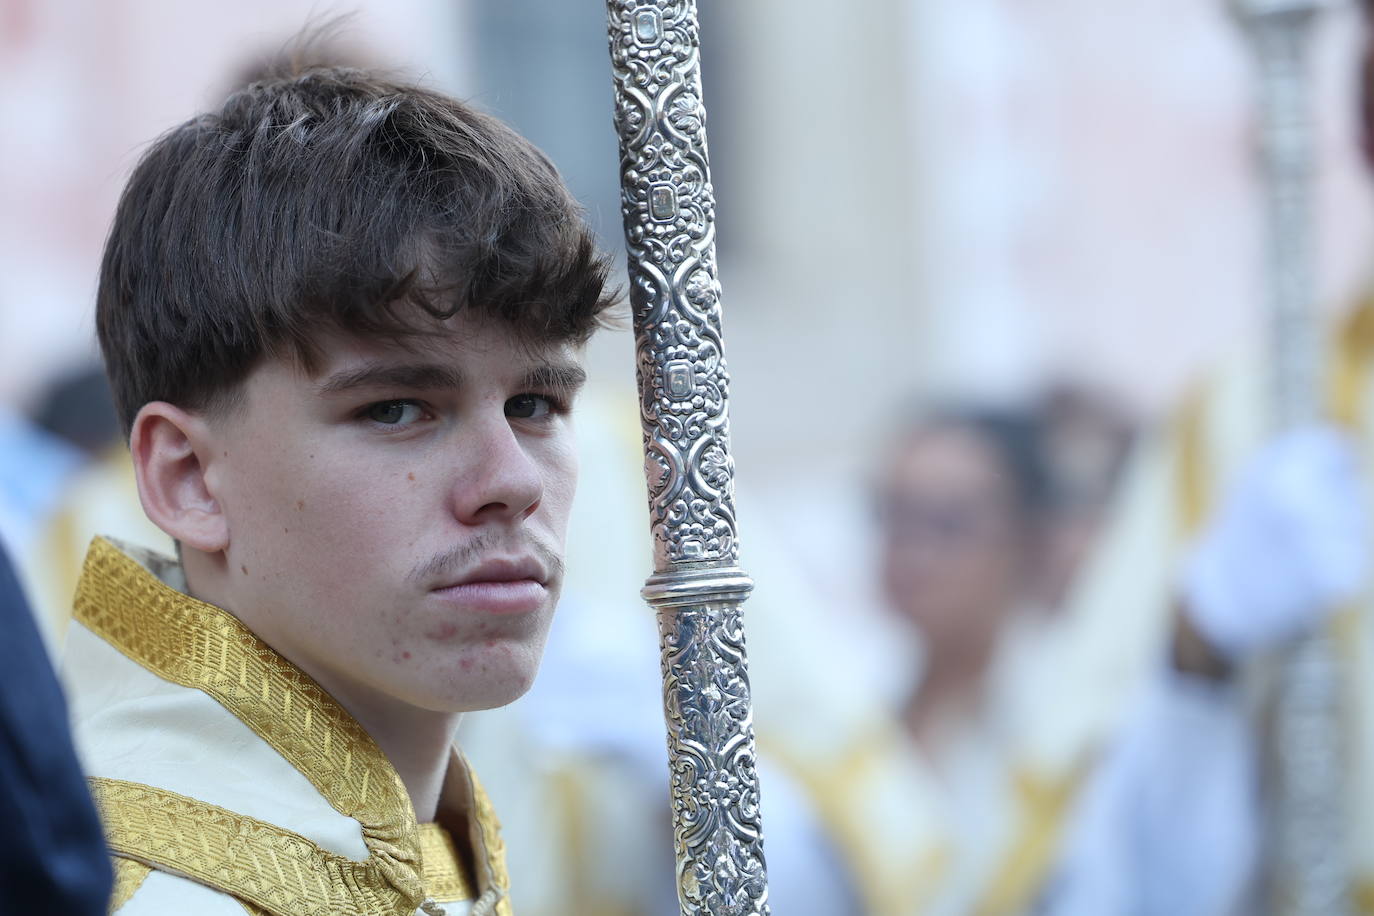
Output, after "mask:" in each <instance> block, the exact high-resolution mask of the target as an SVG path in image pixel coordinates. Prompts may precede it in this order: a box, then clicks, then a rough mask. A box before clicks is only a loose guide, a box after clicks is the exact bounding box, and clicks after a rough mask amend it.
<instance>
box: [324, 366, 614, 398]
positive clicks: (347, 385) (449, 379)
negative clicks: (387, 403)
mask: <svg viewBox="0 0 1374 916" xmlns="http://www.w3.org/2000/svg"><path fill="white" fill-rule="evenodd" d="M586 381H587V373H586V372H584V371H583V370H582V369H581V368H580V367H579V366H575V365H572V364H570V363H544V364H542V365H539V366H535V367H534V368H533V369H531V370H530V371H529V372H527V373H526V374H525V376H524V377H523V378H522V379H521V380H520V386H519V387H521V388H535V389H539V388H543V389H552V390H555V391H565V392H569V393H573V392H576V391H577V390H578V389H580V388H581V387H582V386H583V384H585V383H586ZM462 386H463V373H462V372H460V371H458V369H456V368H454V367H453V366H445V365H442V364H440V363H399V364H398V363H367V364H364V365H362V366H359V367H357V368H354V369H345V370H343V371H340V372H336V373H334V374H333V375H331V376H329V377H328V378H326V379H325V380H324V381H323V382H321V383H320V384H319V386H318V391H319V393H320V394H322V395H331V394H339V393H342V392H348V391H355V390H357V389H360V388H406V389H419V390H423V391H436V390H441V389H456V388H461V387H462Z"/></svg>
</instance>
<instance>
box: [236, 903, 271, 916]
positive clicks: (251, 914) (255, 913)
mask: <svg viewBox="0 0 1374 916" xmlns="http://www.w3.org/2000/svg"><path fill="white" fill-rule="evenodd" d="M239 906H241V907H243V909H244V912H246V913H248V916H272V914H271V913H269V912H267V911H266V910H260V909H258V908H257V907H255V906H253V904H251V903H248V902H247V901H244V900H240V901H239Z"/></svg>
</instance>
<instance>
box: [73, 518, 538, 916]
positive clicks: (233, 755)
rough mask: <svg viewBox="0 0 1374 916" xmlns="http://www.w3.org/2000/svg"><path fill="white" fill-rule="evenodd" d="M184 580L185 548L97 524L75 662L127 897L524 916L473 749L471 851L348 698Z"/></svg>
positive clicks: (460, 800) (132, 909) (446, 809)
mask: <svg viewBox="0 0 1374 916" xmlns="http://www.w3.org/2000/svg"><path fill="white" fill-rule="evenodd" d="M184 587H185V586H184V581H182V576H181V570H180V567H179V566H178V565H177V564H176V563H175V562H174V561H172V560H170V559H167V558H163V557H158V556H154V555H140V556H138V557H137V558H135V554H134V552H132V551H129V552H126V551H124V550H121V549H120V548H119V547H116V546H115V545H114V544H113V543H111V542H110V541H107V540H104V539H100V538H97V539H96V541H95V542H94V543H93V544H92V546H91V549H90V552H89V554H88V555H87V558H86V564H85V569H84V571H83V573H82V578H81V582H80V586H79V588H78V591H77V596H76V613H75V619H74V623H73V626H72V627H71V630H70V632H69V635H68V642H67V652H66V658H65V669H66V675H67V681H68V685H69V687H68V689H69V691H70V695H71V705H72V713H73V722H74V729H75V733H76V739H77V746H78V748H79V750H80V751H81V755H82V758H83V761H84V763H85V766H86V770H87V773H88V775H89V777H90V785H91V789H92V793H93V794H94V796H95V799H96V802H97V805H98V807H99V808H100V811H101V816H102V818H103V820H104V822H105V829H106V833H107V835H108V838H109V844H110V850H111V853H112V854H113V856H114V857H115V873H116V888H115V896H114V900H113V901H112V904H111V912H112V913H119V914H121V916H166V914H183V913H195V914H197V916H219V914H224V916H232V914H239V916H242V914H243V913H244V912H245V911H246V912H248V913H255V914H272V916H350V914H351V916H383V914H395V916H411V914H413V913H416V912H417V911H421V912H425V913H434V914H437V913H440V912H443V913H445V914H447V916H484V914H493V916H510V914H511V909H510V903H509V898H508V896H507V885H508V878H507V874H506V866H505V852H504V848H503V846H502V842H501V839H500V835H499V829H498V825H497V822H496V819H495V816H494V814H493V812H492V810H491V806H490V803H489V802H488V801H487V798H486V795H485V794H484V793H483V791H482V789H481V787H480V785H479V784H478V783H477V781H476V779H475V778H474V777H473V776H472V774H471V773H470V772H469V770H468V768H467V765H466V764H465V762H464V761H463V759H462V757H461V756H460V755H459V754H458V753H457V752H456V751H455V752H454V754H453V758H452V761H451V764H450V766H449V771H448V775H447V777H446V781H445V784H444V789H443V794H442V796H441V799H440V821H441V822H442V823H444V824H449V825H455V826H459V825H461V826H460V832H461V833H465V835H463V836H460V838H459V843H460V844H461V846H462V848H464V849H466V850H470V851H471V855H470V856H465V855H462V854H460V853H459V851H458V847H456V846H455V843H454V838H453V836H452V835H451V834H450V833H449V832H448V831H447V830H445V828H444V827H442V826H440V825H439V824H417V823H416V819H415V813H414V810H413V808H412V807H411V803H410V798H409V796H408V795H407V793H406V789H405V786H404V785H403V783H402V782H401V779H400V777H399V776H398V775H397V773H396V771H395V769H394V768H393V767H392V765H391V763H390V762H389V761H388V760H387V758H386V757H385V755H384V754H383V753H382V751H381V749H380V748H379V747H378V746H377V744H376V743H375V742H374V741H373V739H372V738H371V737H370V736H369V735H368V734H367V733H366V732H365V731H364V730H363V728H362V726H361V725H359V724H358V722H357V721H356V720H355V719H354V718H353V717H352V716H351V715H349V713H348V712H346V711H345V710H344V708H343V707H342V706H340V705H339V704H338V703H337V702H336V701H335V700H334V699H333V698H332V697H331V696H329V694H327V693H326V692H325V691H324V690H323V689H321V688H320V686H319V685H318V684H316V683H315V682H314V681H313V680H312V679H311V678H310V677H309V676H308V675H306V674H305V673H304V672H302V671H301V670H300V669H299V668H297V667H296V666H295V665H293V664H292V663H291V662H289V661H287V660H286V659H285V658H283V657H282V656H280V655H278V654H277V653H276V652H274V651H273V650H272V649H271V648H270V647H269V646H267V645H266V644H265V643H263V642H262V641H261V640H260V639H258V638H257V637H256V636H254V635H253V633H252V632H250V631H249V630H248V629H247V628H246V627H244V626H243V624H241V623H240V622H239V621H238V620H237V618H235V617H234V616H233V615H231V614H229V613H228V612H226V611H224V610H221V609H220V608H217V607H214V606H212V605H209V604H206V603H204V602H201V601H198V600H196V599H194V598H191V597H189V596H188V595H186V594H185V592H184V591H183V589H184ZM465 861H466V862H470V863H471V865H470V866H465V864H464V863H465ZM422 907H423V910H421V908H422Z"/></svg>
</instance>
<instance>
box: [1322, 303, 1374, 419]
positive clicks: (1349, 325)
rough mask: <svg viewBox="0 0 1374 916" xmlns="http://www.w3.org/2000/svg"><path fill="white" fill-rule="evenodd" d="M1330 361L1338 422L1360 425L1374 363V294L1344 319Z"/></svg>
mask: <svg viewBox="0 0 1374 916" xmlns="http://www.w3.org/2000/svg"><path fill="white" fill-rule="evenodd" d="M1331 349H1332V353H1331V356H1330V358H1329V359H1328V361H1327V364H1328V365H1329V366H1330V375H1329V376H1328V378H1327V403H1328V405H1329V406H1330V409H1331V415H1332V417H1333V418H1334V419H1335V420H1336V422H1338V423H1341V424H1343V425H1345V426H1349V427H1354V428H1359V427H1360V426H1361V425H1362V424H1363V421H1364V415H1365V407H1366V403H1365V402H1366V400H1367V390H1368V389H1367V384H1368V382H1367V380H1368V378H1369V369H1370V366H1371V364H1374V297H1367V298H1365V299H1364V300H1363V301H1362V302H1361V303H1360V305H1359V307H1358V308H1356V309H1355V311H1353V312H1351V313H1350V315H1349V316H1348V317H1347V318H1346V319H1345V320H1344V321H1343V322H1342V323H1341V326H1340V328H1339V329H1338V331H1337V333H1336V335H1335V340H1334V341H1333V343H1332V348H1331Z"/></svg>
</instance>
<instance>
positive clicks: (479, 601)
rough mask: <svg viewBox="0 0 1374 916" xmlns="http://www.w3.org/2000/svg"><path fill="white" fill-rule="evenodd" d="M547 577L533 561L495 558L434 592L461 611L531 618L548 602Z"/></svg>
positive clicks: (537, 562) (516, 558)
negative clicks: (529, 615) (528, 616)
mask: <svg viewBox="0 0 1374 916" xmlns="http://www.w3.org/2000/svg"><path fill="white" fill-rule="evenodd" d="M548 580H549V576H548V573H547V572H546V571H545V569H544V566H543V565H542V564H541V563H539V561H538V560H536V559H534V558H533V557H513V558H493V559H488V560H485V561H483V562H482V563H481V564H480V565H478V566H477V567H475V568H473V569H471V570H468V571H467V572H466V573H464V574H463V575H462V576H460V577H459V578H458V579H457V580H455V581H453V582H450V583H447V584H445V585H441V586H439V587H437V588H435V589H433V590H432V591H431V594H432V595H434V596H435V597H436V598H439V599H440V600H442V601H444V602H446V603H449V604H453V605H455V606H456V607H457V608H459V609H461V610H467V611H477V612H481V613H488V614H502V615H504V614H528V613H531V612H533V611H536V610H538V609H539V608H541V607H543V606H544V604H545V602H546V601H547V600H548Z"/></svg>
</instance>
